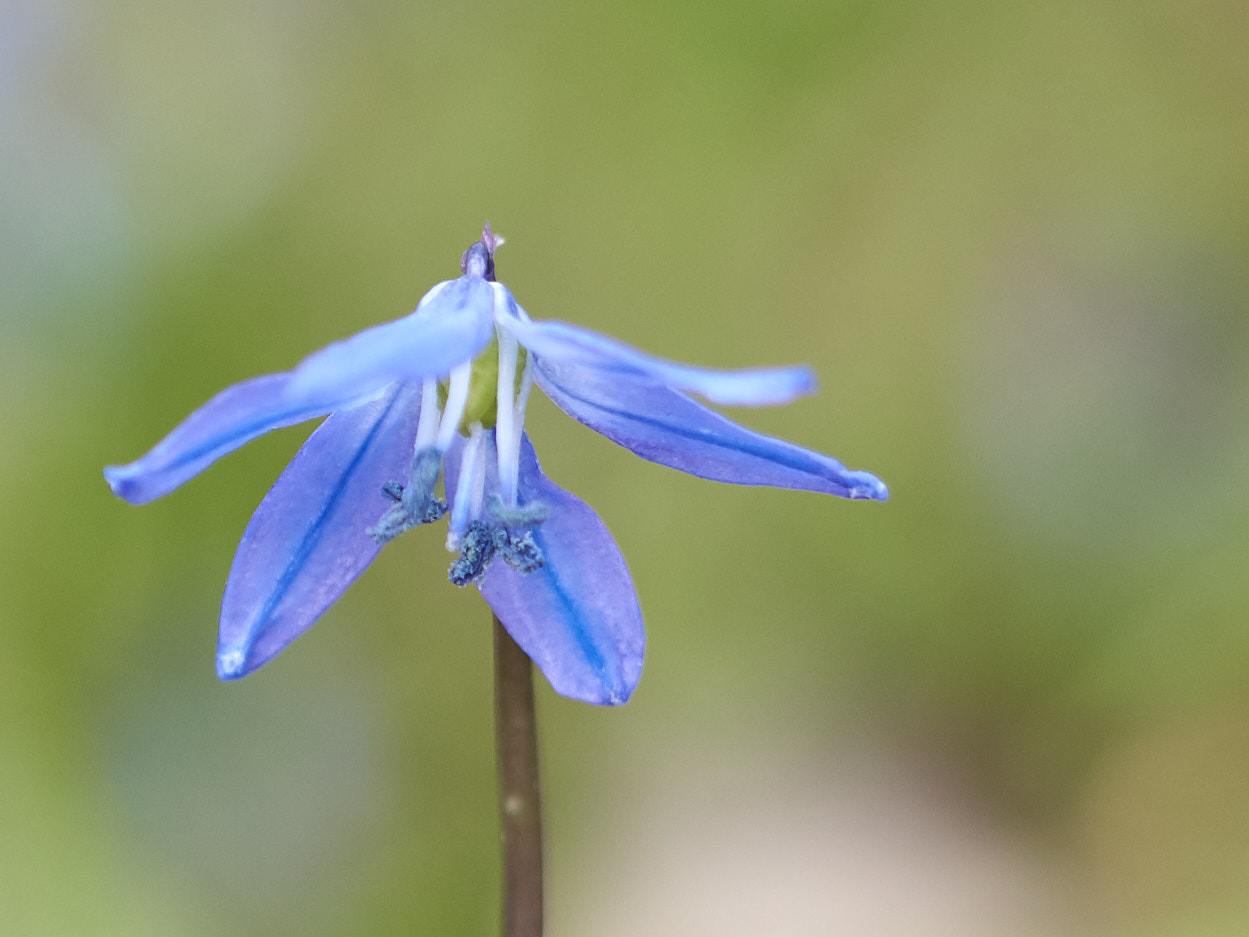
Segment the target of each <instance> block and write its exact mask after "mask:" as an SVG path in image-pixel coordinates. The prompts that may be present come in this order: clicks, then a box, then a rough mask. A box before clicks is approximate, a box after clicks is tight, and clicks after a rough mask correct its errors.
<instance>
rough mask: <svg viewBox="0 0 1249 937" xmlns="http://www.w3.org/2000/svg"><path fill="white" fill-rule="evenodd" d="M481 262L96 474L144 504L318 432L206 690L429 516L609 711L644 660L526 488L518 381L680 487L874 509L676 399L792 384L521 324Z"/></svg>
mask: <svg viewBox="0 0 1249 937" xmlns="http://www.w3.org/2000/svg"><path fill="white" fill-rule="evenodd" d="M501 243H502V238H500V237H497V236H496V235H494V234H492V233H491V231H490V226H489V225H486V227H485V231H484V232H483V234H482V238H481V240H480V241H478V242H477V243H475V244H473V245H472V246H471V247H469V249H468V250H467V251H466V252H465V253H464V256H463V257H462V258H461V261H460V269H461V271H462V272H463V276H461V277H459V278H458V279H455V280H448V281H446V282H444V283H439V284H438V285H437V286H435V287H434V288H433V289H431V290H430V291H429V292H428V293H426V294H425V297H424V298H423V299H422V300H421V302H420V304H419V305H418V306H417V307H416V311H415V312H413V313H412V314H411V315H409V316H406V317H405V318H402V319H399V320H397V321H395V322H390V323H387V324H385V325H379V326H376V327H374V328H371V329H367V330H365V331H363V332H361V333H359V334H358V335H355V336H353V337H351V338H349V339H346V340H345V341H341V342H336V343H335V344H332V345H330V346H328V347H327V348H324V349H322V350H321V351H318V352H316V353H314V354H312V355H310V356H309V357H307V358H305V359H304V360H303V361H302V362H300V363H299V364H298V365H297V366H296V367H295V368H294V370H292V371H287V372H284V373H281V374H270V375H266V376H264V377H257V378H253V379H252V380H249V381H244V382H243V383H241V384H236V385H234V386H233V387H230V388H228V389H226V390H224V391H222V392H221V393H220V394H218V395H217V396H216V397H214V398H213V399H212V400H210V401H209V402H208V403H206V404H205V405H204V406H202V407H200V409H198V410H196V411H195V412H194V413H192V414H191V415H190V416H189V417H187V419H186V420H185V421H183V423H182V424H181V425H179V426H178V427H177V428H175V429H174V430H173V432H171V433H170V434H169V435H168V436H166V437H165V438H164V439H163V440H161V441H160V442H159V443H157V445H156V446H155V448H153V449H152V450H151V451H150V452H149V453H147V455H145V456H143V457H142V458H141V459H139V460H138V461H136V462H132V463H130V464H129V465H122V466H110V467H109V468H107V469H105V470H104V476H105V478H106V479H107V480H108V483H109V485H110V486H111V487H112V489H113V493H114V494H116V495H117V496H118V497H120V498H124V499H125V500H126V501H129V502H130V503H131V504H144V503H146V502H148V501H151V500H153V499H154V498H159V497H161V496H162V495H165V494H167V493H169V492H170V491H172V490H173V489H175V488H177V487H178V486H179V485H181V484H182V483H183V482H185V481H187V480H188V479H190V478H192V477H193V476H195V475H197V474H199V473H200V472H201V471H203V470H204V469H205V468H207V467H208V466H209V465H211V464H212V463H213V462H215V461H216V460H217V459H219V458H221V456H223V455H225V454H226V453H228V452H230V451H232V450H234V449H236V448H238V447H239V446H241V445H243V444H244V443H246V442H248V441H250V440H252V439H255V438H256V437H257V436H260V435H261V434H262V433H267V432H268V431H269V430H272V429H277V428H279V427H283V426H290V425H292V424H294V423H300V422H303V421H304V420H310V419H313V418H316V417H323V416H326V415H327V414H328V419H326V420H325V422H324V423H322V424H321V426H320V427H318V428H317V430H316V431H315V432H314V433H313V434H312V435H311V436H310V437H309V439H308V441H307V442H306V443H304V445H303V448H301V449H300V450H299V452H298V453H296V455H295V458H294V459H293V460H292V461H291V464H290V465H289V466H288V467H287V468H286V471H284V472H283V473H282V475H281V477H280V478H279V479H278V480H277V482H276V483H274V485H273V487H272V489H270V491H269V493H268V494H267V495H266V496H265V498H264V500H263V501H262V502H261V503H260V507H259V508H257V509H256V513H255V514H254V515H253V517H252V519H251V522H250V523H249V524H248V526H247V530H246V532H245V533H244V534H243V540H242V542H241V543H240V544H239V548H238V553H237V554H236V555H235V557H234V564H233V566H232V567H231V569H230V576H229V579H228V580H227V582H226V589H225V597H224V599H223V600H222V606H221V634H220V640H219V643H218V650H217V672H218V674H219V675H220V676H221V677H222V678H223V679H234V678H237V677H241V676H244V675H245V674H248V673H250V672H251V671H253V670H255V669H256V668H258V667H260V666H262V665H264V664H265V663H267V662H268V661H270V660H271V659H272V658H273V657H274V656H276V655H277V654H278V652H279V651H281V650H282V649H283V648H284V647H286V645H287V644H289V643H290V642H291V641H293V640H294V639H295V638H296V637H298V636H299V635H300V634H302V633H303V632H304V631H306V630H307V629H308V628H309V627H310V626H311V625H312V623H313V622H315V621H316V620H317V618H319V617H320V616H321V614H322V613H323V612H324V611H325V610H326V609H327V608H329V606H330V605H332V604H333V603H334V602H335V600H337V599H338V597H339V596H341V595H342V594H343V592H344V591H345V590H346V589H347V587H348V586H349V585H351V583H352V582H354V581H355V580H356V578H357V577H358V576H359V575H360V574H361V573H362V572H364V569H365V567H367V566H368V565H369V563H371V562H372V561H373V558H374V557H375V556H377V553H378V551H379V550H380V549H381V548H382V546H383V545H385V544H386V543H388V542H390V541H391V540H393V539H394V538H395V537H397V536H398V535H399V534H401V533H403V532H404V531H406V530H409V529H410V528H412V527H416V526H420V525H423V524H428V523H431V522H434V521H437V520H439V519H440V518H442V517H443V516H444V515H447V516H448V524H447V549H448V550H449V551H451V552H452V553H453V554H455V555H456V557H455V560H454V562H452V564H451V568H450V573H449V576H450V579H451V581H452V582H453V583H455V584H456V585H460V586H465V585H468V584H469V583H473V584H474V585H476V586H477V588H478V589H480V590H481V594H482V595H483V596H484V597H485V599H486V602H488V603H489V605H490V607H491V608H492V609H493V610H494V612H495V614H497V615H498V617H499V620H500V621H502V622H503V624H504V626H505V627H506V628H507V630H508V631H509V633H510V634H511V635H512V637H513V638H515V640H516V642H517V644H519V645H520V646H521V648H523V649H524V651H525V653H526V654H528V655H529V657H530V658H531V659H532V660H533V661H534V663H536V664H537V665H538V667H539V668H540V669H541V670H542V672H543V674H545V675H546V678H547V679H548V680H549V681H550V683H551V685H552V686H553V687H554V688H555V690H556V691H557V692H558V693H561V694H563V695H565V696H569V697H572V698H574V699H580V700H585V701H587V702H591V703H622V702H624V701H625V700H627V699H628V698H629V695H630V694H631V693H632V692H633V688H634V687H635V686H636V684H637V681H638V678H639V676H640V675H641V670H642V655H643V651H644V648H645V643H646V639H645V634H644V632H643V628H642V614H641V610H640V608H639V607H638V600H637V594H636V592H635V591H634V588H633V582H632V580H631V579H630V577H629V570H628V568H627V567H626V565H625V562H624V558H623V557H622V556H621V554H620V550H619V549H618V548H617V547H616V544H615V542H614V541H613V540H612V537H611V534H609V533H608V531H607V528H606V527H605V526H604V525H603V522H602V521H601V520H599V518H598V516H597V515H596V514H595V513H594V511H593V510H592V509H591V508H590V507H588V506H587V505H586V504H585V503H584V502H582V501H581V500H579V499H578V498H576V497H574V496H573V495H570V494H569V493H568V492H566V491H564V490H563V489H561V488H559V487H558V486H557V485H555V484H553V483H552V482H551V481H550V480H549V479H548V478H547V477H546V476H545V475H543V474H542V470H541V468H540V467H539V465H538V460H537V458H536V456H535V455H534V450H533V446H532V445H531V444H530V442H529V437H528V435H527V434H526V433H525V430H524V419H525V404H526V401H527V400H528V398H529V391H530V388H531V385H532V384H534V383H536V384H537V385H538V387H540V388H541V389H542V391H543V392H544V393H545V394H546V395H547V396H548V397H550V398H551V400H553V401H554V402H555V404H556V405H557V406H558V407H559V408H560V409H562V410H563V411H564V412H565V413H567V414H568V415H569V416H571V417H572V418H573V419H575V420H577V421H579V422H581V423H584V424H585V425H586V426H589V427H590V428H591V429H593V430H595V431H597V432H599V433H602V434H603V435H604V436H606V437H607V438H608V439H610V440H612V441H613V442H616V443H619V444H620V445H621V446H624V447H625V448H626V449H630V450H632V451H633V452H635V453H636V454H637V455H640V456H641V457H642V458H644V459H649V460H650V461H652V462H658V463H660V464H661V465H667V466H670V467H671V468H675V469H679V470H680V471H682V472H687V473H689V474H691V475H697V476H700V477H702V478H709V479H712V480H714V481H721V482H731V483H733V484H738V485H771V486H774V487H777V488H795V489H804V490H807V491H816V492H823V493H825V494H832V495H838V496H840V497H843V498H851V499H869V500H876V501H883V500H885V499H886V498H887V497H888V491H887V490H886V488H885V486H884V484H883V483H882V482H881V481H880V480H879V479H877V478H876V477H875V476H873V475H870V474H868V473H867V472H855V471H850V470H848V469H846V468H845V467H844V466H843V465H842V464H841V463H840V462H838V461H836V460H835V459H831V458H829V457H828V456H824V455H820V454H819V453H816V452H811V451H809V450H807V449H803V448H800V447H798V446H795V445H793V444H791V443H788V442H784V441H782V440H779V439H773V438H770V437H768V436H763V435H760V434H759V433H754V432H751V431H750V430H747V429H745V428H743V427H741V426H738V425H737V424H735V423H732V422H730V421H729V420H727V419H725V418H724V417H722V416H720V415H718V414H716V413H714V412H713V411H711V410H709V409H707V408H706V407H704V406H703V405H701V404H699V403H696V402H695V401H694V400H692V399H691V398H690V397H689V396H688V395H689V394H691V393H693V394H697V395H698V396H700V397H703V398H705V399H706V400H709V401H711V402H712V403H719V404H737V405H752V406H758V405H764V404H778V403H785V402H787V401H790V400H792V399H794V398H795V397H798V396H800V395H803V394H809V393H811V392H813V390H814V386H815V381H814V378H813V376H812V374H811V372H810V371H809V370H808V369H806V368H778V369H752V370H744V371H730V372H726V371H711V370H705V369H702V368H695V367H691V366H688V365H683V364H676V363H672V362H668V361H664V360H661V359H658V358H652V357H650V356H649V355H646V354H643V353H642V352H639V351H636V350H634V349H632V348H629V347H627V346H625V345H622V344H620V343H619V342H616V341H614V340H612V339H609V338H606V337H604V336H601V335H596V334H594V333H592V332H588V331H586V330H584V329H580V328H577V327H575V326H571V325H566V324H564V323H562V322H535V321H533V320H531V319H530V318H529V316H528V315H527V314H526V313H525V311H524V310H523V309H522V308H521V307H520V306H519V305H517V303H516V301H515V300H514V299H513V298H512V294H511V293H510V292H509V291H508V289H507V287H505V286H504V285H503V284H502V283H498V282H496V281H495V278H494V253H495V250H496V249H497V247H498V246H499V245H500V244H501ZM440 481H441V483H442V485H441V487H442V490H443V491H444V493H445V499H444V497H439V495H438V489H439V482H440Z"/></svg>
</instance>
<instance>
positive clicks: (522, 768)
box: [494, 615, 542, 937]
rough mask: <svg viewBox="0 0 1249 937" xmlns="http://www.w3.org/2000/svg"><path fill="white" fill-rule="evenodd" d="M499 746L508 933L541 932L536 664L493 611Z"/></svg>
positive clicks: (520, 936) (512, 936)
mask: <svg viewBox="0 0 1249 937" xmlns="http://www.w3.org/2000/svg"><path fill="white" fill-rule="evenodd" d="M494 746H495V759H496V761H497V764H498V772H499V825H500V828H501V831H502V838H503V937H541V935H542V799H541V795H540V794H539V791H538V740H537V720H536V717H535V715H534V707H533V664H532V663H530V660H529V657H528V655H526V654H525V652H524V651H522V650H521V649H520V646H519V645H517V643H516V642H515V641H513V640H512V636H511V635H510V634H508V633H507V631H506V629H504V627H503V624H502V623H501V622H500V621H499V618H498V616H497V615H496V616H494Z"/></svg>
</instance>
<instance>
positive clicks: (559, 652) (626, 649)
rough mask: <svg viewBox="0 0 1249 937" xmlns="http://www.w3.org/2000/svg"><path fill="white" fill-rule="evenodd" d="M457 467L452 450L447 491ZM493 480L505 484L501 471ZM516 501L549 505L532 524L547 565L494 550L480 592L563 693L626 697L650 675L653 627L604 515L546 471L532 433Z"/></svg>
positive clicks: (614, 699) (524, 447)
mask: <svg viewBox="0 0 1249 937" xmlns="http://www.w3.org/2000/svg"><path fill="white" fill-rule="evenodd" d="M493 435H494V434H493V433H491V434H490V448H493V445H494V440H493ZM458 468H459V466H458V464H457V463H456V462H455V461H454V460H453V458H450V457H449V458H448V460H447V479H448V488H449V490H454V487H455V482H454V479H455V476H456V473H457V472H458ZM488 483H489V484H490V485H492V486H495V487H497V475H495V474H493V473H491V476H490V479H489V482H488ZM518 501H519V504H520V505H521V506H522V507H523V506H525V505H531V504H533V503H535V502H540V503H542V504H544V505H545V506H546V507H547V509H548V510H549V516H548V519H547V520H546V521H545V522H544V523H542V524H541V525H539V526H537V527H535V528H533V534H534V539H535V541H536V542H537V544H538V547H539V548H540V549H541V551H542V554H543V556H544V559H545V564H544V565H543V566H542V567H541V568H540V569H537V570H535V571H533V572H530V573H519V572H517V571H516V570H514V569H512V568H511V567H510V566H508V565H507V563H505V562H502V561H501V560H499V559H496V560H495V561H494V563H492V564H491V566H490V568H489V570H488V571H487V572H486V575H485V578H484V579H483V580H482V581H481V582H480V583H479V588H480V589H481V593H482V595H483V596H484V597H485V599H486V601H487V602H488V603H489V604H490V607H491V608H492V609H493V610H494V612H495V614H496V615H498V616H499V620H500V621H501V622H503V626H504V627H505V628H507V630H508V633H509V634H511V636H512V637H513V638H515V639H516V643H517V644H519V645H520V646H521V648H522V649H523V650H524V651H525V653H526V654H528V655H529V657H530V659H532V660H533V662H534V663H535V664H537V666H538V669H540V670H541V671H542V673H543V675H545V677H546V678H547V680H548V681H549V682H550V684H551V686H552V687H553V688H554V690H555V692H557V693H559V694H560V695H562V696H567V697H570V698H572V699H577V700H582V701H584V702H587V703H599V704H608V705H615V704H619V703H623V702H625V701H626V700H628V698H629V696H630V694H632V692H633V689H634V687H636V686H637V682H638V679H639V678H640V677H641V675H642V657H643V654H644V652H645V650H646V635H645V632H644V630H643V627H642V610H641V608H640V607H639V606H638V599H637V592H636V591H635V590H634V588H633V580H632V579H631V578H630V576H629V569H628V567H627V566H626V565H625V561H624V557H623V556H621V554H620V550H619V548H618V547H617V546H616V543H615V541H614V540H613V539H612V536H611V534H610V533H608V531H607V528H606V527H605V526H604V525H603V522H602V521H601V520H599V518H598V515H597V514H595V513H594V511H593V510H592V509H591V508H590V507H589V506H588V505H586V504H585V502H583V501H581V500H580V499H578V498H576V497H574V496H573V495H571V494H569V493H568V492H566V491H564V490H563V489H561V488H559V487H558V486H557V485H555V484H553V483H552V482H551V481H550V480H549V479H548V478H546V476H544V475H543V474H542V471H541V469H540V468H539V467H538V460H537V457H536V456H535V455H534V451H533V446H532V445H531V444H530V442H529V438H528V436H525V437H523V438H522V443H521V454H520V486H519V498H518Z"/></svg>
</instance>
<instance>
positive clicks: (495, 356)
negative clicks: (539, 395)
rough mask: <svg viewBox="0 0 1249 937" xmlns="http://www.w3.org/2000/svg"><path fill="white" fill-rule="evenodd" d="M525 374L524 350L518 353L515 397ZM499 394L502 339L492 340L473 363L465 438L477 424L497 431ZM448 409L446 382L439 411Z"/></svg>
mask: <svg viewBox="0 0 1249 937" xmlns="http://www.w3.org/2000/svg"><path fill="white" fill-rule="evenodd" d="M524 370H525V349H524V348H517V349H516V378H515V381H514V383H513V387H512V394H513V395H515V394H516V393H517V392H519V391H520V376H521V374H522V373H524ZM498 390H499V339H498V336H491V338H490V344H489V345H487V346H486V347H485V348H484V349H483V350H482V352H481V354H480V355H478V356H477V357H476V358H474V359H473V371H472V377H470V378H469V385H468V401H467V403H465V405H464V416H463V418H462V419H461V420H460V425H459V427H458V428H459V431H460V434H461V435H463V436H467V435H468V432H469V427H470V426H472V425H473V424H474V423H480V424H481V427H482V429H494V424H495V421H496V420H497V419H498V415H499V408H498ZM446 407H447V382H446V381H440V382H439V383H438V409H439V410H445V409H446Z"/></svg>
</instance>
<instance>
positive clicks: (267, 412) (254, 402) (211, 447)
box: [104, 373, 380, 504]
mask: <svg viewBox="0 0 1249 937" xmlns="http://www.w3.org/2000/svg"><path fill="white" fill-rule="evenodd" d="M290 384H291V375H290V374H289V373H285V374H267V375H265V376H263V377H256V378H252V379H251V380H250V381H243V383H241V384H235V385H234V386H233V387H228V388H226V389H225V390H223V391H222V392H221V393H219V394H218V395H217V396H216V397H214V398H213V399H212V400H210V401H208V403H206V404H204V405H203V406H202V407H200V408H199V409H198V410H196V411H195V412H194V413H192V414H191V415H190V416H189V417H187V418H186V419H185V420H183V421H182V422H181V423H180V424H178V426H177V427H175V428H174V430H173V432H171V433H170V434H169V435H168V436H166V437H165V438H164V439H162V440H161V441H160V442H158V443H157V444H156V445H155V446H154V447H153V448H152V450H151V451H150V452H148V453H147V455H145V456H143V457H142V458H141V459H139V460H138V461H135V462H131V463H130V464H129V465H110V466H108V467H107V468H106V469H105V470H104V478H105V480H106V481H107V482H108V484H109V487H111V488H112V489H113V494H115V495H117V497H119V498H124V499H125V500H126V501H129V502H130V503H131V504H146V503H147V502H149V501H152V500H153V499H155V498H159V497H161V496H162V495H166V494H168V493H169V492H171V491H173V490H174V489H175V488H177V487H178V486H179V485H181V484H182V483H183V482H185V481H187V480H189V479H191V478H193V477H194V476H196V475H198V474H199V473H200V472H202V471H203V470H204V469H206V468H208V466H209V465H211V464H212V463H213V462H215V461H217V460H218V459H220V458H221V457H222V456H223V455H226V454H227V453H230V452H233V451H234V450H235V449H237V448H238V447H239V446H241V445H243V444H244V443H247V442H250V441H251V440H253V439H255V438H256V437H257V436H260V435H263V434H264V433H267V432H269V431H270V430H273V429H280V428H281V427H283V426H293V425H294V424H296V423H302V422H303V421H304V420H311V419H313V418H314V417H319V416H325V414H327V413H329V412H330V411H331V410H334V409H336V408H337V407H339V406H341V405H342V404H343V403H344V402H346V401H345V400H344V399H343V398H340V397H337V396H335V395H333V394H327V393H324V392H317V391H318V389H317V388H312V389H311V390H310V392H308V393H305V394H302V395H297V394H293V393H291V390H290ZM379 389H380V388H379Z"/></svg>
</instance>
